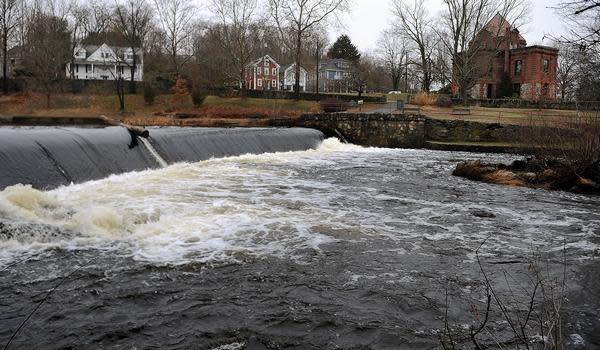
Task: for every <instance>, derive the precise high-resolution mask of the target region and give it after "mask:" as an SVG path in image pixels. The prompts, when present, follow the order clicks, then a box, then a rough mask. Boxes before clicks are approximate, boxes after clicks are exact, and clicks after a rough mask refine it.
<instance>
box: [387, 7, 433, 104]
mask: <svg viewBox="0 0 600 350" xmlns="http://www.w3.org/2000/svg"><path fill="white" fill-rule="evenodd" d="M411 1H412V2H411ZM425 2H426V0H394V1H393V12H394V15H395V17H396V19H397V20H398V24H397V27H396V30H397V32H398V33H399V34H400V35H403V36H405V37H406V38H408V39H409V40H411V41H412V42H413V44H414V45H415V49H416V51H417V54H418V57H419V59H418V60H416V62H414V63H415V64H416V65H417V66H418V67H419V68H420V70H421V86H422V89H423V90H424V91H426V92H429V90H431V83H432V73H431V55H432V53H433V45H434V32H433V27H432V22H433V20H432V18H431V17H430V15H429V13H428V12H427V8H426V5H425Z"/></svg>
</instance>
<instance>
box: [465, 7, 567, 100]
mask: <svg viewBox="0 0 600 350" xmlns="http://www.w3.org/2000/svg"><path fill="white" fill-rule="evenodd" d="M476 40H477V41H478V42H477V43H475V44H477V45H482V43H483V45H482V47H483V49H481V50H480V52H478V54H477V62H476V63H475V65H477V66H480V67H482V69H480V70H479V73H481V75H480V76H479V78H478V79H477V82H476V83H475V85H474V86H473V88H472V89H471V91H470V95H471V97H472V98H476V99H485V98H498V97H500V96H499V89H498V87H499V85H500V81H501V80H502V76H503V74H504V73H507V74H508V76H509V77H510V79H511V81H512V87H513V96H514V97H520V98H523V99H527V100H535V101H537V100H555V99H557V84H556V70H557V59H558V49H556V48H552V47H547V46H540V45H533V46H527V41H526V40H525V38H523V37H522V36H521V34H520V33H519V30H518V29H516V28H514V27H512V26H511V25H510V24H509V23H508V22H507V21H506V19H504V18H503V17H502V16H501V15H500V14H497V15H496V16H494V18H492V19H491V20H490V22H489V23H488V24H487V25H486V26H485V27H484V29H483V30H482V31H481V33H480V34H479V35H478V37H477V39H476ZM472 45H473V44H472ZM454 89H455V92H458V88H457V86H456V84H454Z"/></svg>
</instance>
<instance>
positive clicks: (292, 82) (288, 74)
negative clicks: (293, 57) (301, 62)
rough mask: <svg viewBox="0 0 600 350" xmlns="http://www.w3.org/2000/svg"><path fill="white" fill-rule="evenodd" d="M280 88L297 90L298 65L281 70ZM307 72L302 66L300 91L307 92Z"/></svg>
mask: <svg viewBox="0 0 600 350" xmlns="http://www.w3.org/2000/svg"><path fill="white" fill-rule="evenodd" d="M279 71H280V77H279V81H280V86H281V89H282V90H287V91H294V89H295V88H296V64H295V63H291V64H287V65H285V66H281V68H280V70H279ZM307 75H308V74H307V72H306V69H304V67H302V66H300V91H303V92H304V91H306V80H307Z"/></svg>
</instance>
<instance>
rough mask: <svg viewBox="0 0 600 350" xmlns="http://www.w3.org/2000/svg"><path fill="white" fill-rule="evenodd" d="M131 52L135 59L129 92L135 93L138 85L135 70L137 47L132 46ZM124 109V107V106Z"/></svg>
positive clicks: (132, 64) (132, 63) (132, 65)
mask: <svg viewBox="0 0 600 350" xmlns="http://www.w3.org/2000/svg"><path fill="white" fill-rule="evenodd" d="M131 53H132V54H133V61H132V62H131V67H130V68H131V72H130V74H131V81H130V82H129V92H130V93H132V94H135V90H136V86H135V70H136V68H137V53H136V52H135V49H134V48H133V47H132V48H131ZM123 109H124V108H123Z"/></svg>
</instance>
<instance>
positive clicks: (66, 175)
mask: <svg viewBox="0 0 600 350" xmlns="http://www.w3.org/2000/svg"><path fill="white" fill-rule="evenodd" d="M147 142H148V145H146V144H144V142H142V141H141V140H139V142H138V144H137V145H134V144H133V143H132V138H131V135H130V134H129V133H128V132H127V131H126V130H124V129H122V128H101V129H74V128H58V129H54V128H52V129H48V128H22V129H9V128H6V129H0V145H1V147H0V162H1V163H0V181H1V182H0V286H1V288H0V314H1V315H2V317H1V320H0V325H1V327H0V344H2V345H4V344H7V343H10V344H9V346H8V347H7V348H9V349H30V348H44V349H46V348H47V349H58V348H98V349H100V348H150V347H158V348H165V349H169V348H171V349H189V348H196V349H211V350H212V349H214V350H223V349H404V348H406V349H421V348H439V347H440V345H439V342H440V337H441V336H443V335H444V334H445V332H446V328H448V329H450V330H451V331H452V332H453V334H455V335H461V334H462V335H463V336H464V337H463V338H454V339H456V341H457V342H458V341H461V342H463V343H462V344H467V345H470V344H471V343H470V338H469V329H470V328H469V327H471V326H478V325H479V324H480V320H481V316H482V315H483V314H484V313H485V307H486V305H485V298H486V284H485V283H484V278H483V276H482V269H483V271H485V272H486V273H487V276H488V278H489V279H490V284H491V286H492V287H493V288H494V289H495V290H496V291H498V295H499V298H506V299H502V300H506V302H507V305H508V306H507V309H508V310H509V311H510V315H511V316H512V317H513V318H514V319H515V320H516V319H517V317H519V318H520V319H521V320H523V319H524V317H525V316H527V308H526V307H525V308H524V309H523V306H522V305H529V301H530V300H531V293H532V291H533V290H534V289H533V288H534V286H533V285H532V284H530V282H531V278H533V277H532V276H534V273H535V272H536V271H537V272H539V273H541V274H543V276H544V281H547V283H548V284H547V285H548V286H549V287H550V286H553V284H551V281H557V283H558V286H562V285H563V284H561V281H563V280H564V296H565V298H564V300H565V302H564V304H563V306H562V308H563V310H564V314H562V317H564V318H563V320H564V332H565V337H566V338H565V339H566V342H567V344H568V348H570V349H580V348H595V347H597V346H598V345H599V344H600V321H599V320H598V317H597V316H598V313H599V311H600V295H599V291H600V288H599V287H600V284H599V280H598V278H597V276H598V275H599V274H600V265H599V264H598V259H600V211H598V208H599V207H600V199H599V198H597V197H593V196H586V195H581V194H574V193H563V192H549V191H543V190H533V189H528V188H513V187H505V186H497V185H491V184H486V183H474V182H470V181H468V180H465V179H463V178H458V177H452V176H450V173H451V172H452V170H453V168H454V167H455V166H456V164H457V163H458V162H460V161H462V160H465V159H472V158H481V157H484V158H485V159H486V160H488V161H496V162H503V161H509V160H511V159H512V158H511V157H513V156H511V155H500V154H483V155H482V154H473V153H468V152H442V151H433V150H425V149H392V148H371V147H361V146H357V145H353V144H343V143H340V142H339V141H338V140H337V139H334V138H327V139H325V138H324V136H323V134H322V133H321V132H319V131H316V130H313V129H306V128H290V129H287V128H286V129H269V128H265V129H219V128H214V129H193V128H190V129H182V128H162V129H161V128H156V129H154V128H153V129H150V138H149V139H148V140H147ZM161 160H162V162H161ZM164 165H166V167H164ZM476 252H477V253H476ZM536 266H543V269H537V268H536ZM536 269H537V270H536ZM546 276H547V280H546ZM545 283H546V282H545ZM558 290H561V289H560V288H559V289H558ZM538 293H539V292H538ZM536 295H537V296H538V297H539V296H541V294H536ZM535 300H538V299H537V297H536V298H535ZM551 300H552V301H556V300H555V299H551ZM560 300H563V299H560ZM566 300H568V301H566ZM545 301H546V302H549V301H550V299H545ZM539 302H540V305H547V304H543V303H544V299H540V301H539ZM536 305H538V302H537V301H536ZM536 310H537V309H536ZM539 315H541V314H536V316H534V317H536V318H535V322H536V325H535V326H534V325H533V322H532V325H531V328H525V331H526V332H527V334H528V336H530V337H531V339H532V341H533V342H534V343H532V344H535V345H536V346H537V345H540V346H542V347H543V344H542V343H540V342H539V341H537V340H536V339H542V338H538V337H537V336H538V335H539V336H540V337H544V336H546V335H545V334H544V335H542V334H540V333H541V331H539V330H538V329H539V327H538V326H537V322H538V321H539V318H537V317H538V316H539ZM544 317H545V316H544ZM25 320H26V322H24V321H25ZM446 323H448V324H449V326H448V327H446V326H445V324H446ZM488 331H489V332H488ZM514 339H515V337H514V334H513V332H512V331H511V329H510V327H509V324H508V323H507V322H506V321H505V319H504V317H503V316H502V314H501V312H500V311H499V310H498V308H497V307H495V308H494V309H493V310H492V312H491V314H490V322H489V325H488V327H487V330H486V332H485V333H484V334H482V335H481V340H480V341H481V344H482V345H485V346H492V345H494V344H496V343H500V344H502V345H503V348H510V346H511V344H512V345H514V343H510V342H511V341H515V340H514ZM507 344H508V345H507ZM582 344H583V345H582ZM457 346H458V345H457Z"/></svg>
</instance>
